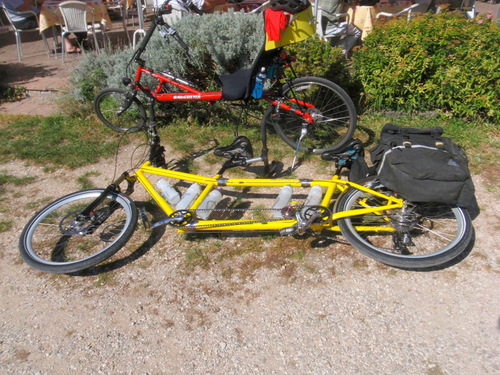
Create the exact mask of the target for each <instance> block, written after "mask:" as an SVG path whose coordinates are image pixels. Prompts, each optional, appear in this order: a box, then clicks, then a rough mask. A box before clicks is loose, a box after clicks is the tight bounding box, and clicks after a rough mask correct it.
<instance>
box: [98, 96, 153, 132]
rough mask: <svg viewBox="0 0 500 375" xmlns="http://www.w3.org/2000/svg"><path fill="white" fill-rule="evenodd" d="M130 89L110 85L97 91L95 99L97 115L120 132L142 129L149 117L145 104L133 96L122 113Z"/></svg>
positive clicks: (109, 126)
mask: <svg viewBox="0 0 500 375" xmlns="http://www.w3.org/2000/svg"><path fill="white" fill-rule="evenodd" d="M127 94H130V92H129V91H126V90H122V89H117V88H113V87H108V88H106V89H104V90H101V91H99V92H98V93H97V95H96V97H95V99H94V110H95V113H96V114H97V117H98V118H99V120H101V122H102V123H103V124H104V125H106V126H107V127H108V128H110V129H112V130H114V131H115V132H118V133H125V132H129V133H135V132H138V131H139V130H141V129H142V128H143V127H144V125H145V123H146V119H147V114H146V109H145V108H144V105H143V104H142V103H141V102H140V101H139V100H138V99H137V98H133V99H132V103H131V104H130V106H129V107H128V108H127V109H126V110H125V111H123V113H120V111H121V108H122V106H124V105H125V104H126V100H127V98H126V96H127Z"/></svg>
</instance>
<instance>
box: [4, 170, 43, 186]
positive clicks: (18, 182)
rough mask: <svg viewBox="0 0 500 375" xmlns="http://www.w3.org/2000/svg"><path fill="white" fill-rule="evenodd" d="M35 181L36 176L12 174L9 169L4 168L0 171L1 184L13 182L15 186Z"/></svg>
mask: <svg viewBox="0 0 500 375" xmlns="http://www.w3.org/2000/svg"><path fill="white" fill-rule="evenodd" d="M34 181H35V177H32V176H25V177H16V176H12V175H10V174H9V173H8V171H7V170H5V169H3V170H2V171H0V186H1V185H4V184H12V185H15V186H22V185H26V184H30V183H32V182H34Z"/></svg>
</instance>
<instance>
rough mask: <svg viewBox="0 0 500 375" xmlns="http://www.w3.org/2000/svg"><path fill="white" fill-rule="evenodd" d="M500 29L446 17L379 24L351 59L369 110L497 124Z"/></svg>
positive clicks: (486, 23)
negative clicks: (439, 112)
mask: <svg viewBox="0 0 500 375" xmlns="http://www.w3.org/2000/svg"><path fill="white" fill-rule="evenodd" d="M499 50H500V30H499V29H498V28H497V27H495V26H494V25H492V23H491V21H490V20H487V19H484V18H480V19H474V20H470V21H469V20H467V19H465V18H464V16H463V15H460V14H455V13H445V14H443V15H425V16H422V17H418V18H415V19H413V20H412V21H411V22H410V23H407V22H406V19H405V18H401V19H398V20H392V21H390V22H387V23H386V24H383V25H378V26H377V27H376V28H374V31H373V32H372V33H371V34H370V35H369V36H368V37H367V38H366V39H365V41H364V46H363V47H362V48H360V49H358V50H356V51H355V52H354V54H353V59H354V75H355V77H356V78H357V79H359V81H360V82H361V84H362V86H363V90H364V95H365V98H364V99H365V104H366V105H367V106H369V107H370V108H372V109H392V110H400V111H401V110H402V111H407V112H413V111H423V110H442V111H448V112H450V113H452V114H453V115H456V116H459V117H462V118H478V117H481V118H486V119H490V120H496V121H498V120H500V107H499V106H500V104H499V103H500V101H499V99H500V73H499V72H500V54H499V52H498V51H499Z"/></svg>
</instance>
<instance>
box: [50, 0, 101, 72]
mask: <svg viewBox="0 0 500 375" xmlns="http://www.w3.org/2000/svg"><path fill="white" fill-rule="evenodd" d="M59 10H60V11H61V15H62V18H63V20H64V22H61V36H62V38H63V43H61V45H62V62H64V55H65V54H66V51H65V45H64V37H65V36H66V35H67V34H71V33H87V34H92V36H93V37H94V45H95V48H96V51H97V52H98V53H99V52H100V51H101V50H100V49H99V43H97V37H96V34H97V33H100V34H101V35H102V40H103V44H104V45H105V44H106V35H105V33H104V27H103V26H102V25H101V24H100V23H95V19H94V10H93V9H92V8H90V7H88V6H87V4H85V3H83V2H81V1H65V2H62V3H60V4H59ZM89 10H90V12H91V15H92V21H91V22H90V23H89V24H87V12H88V11H89Z"/></svg>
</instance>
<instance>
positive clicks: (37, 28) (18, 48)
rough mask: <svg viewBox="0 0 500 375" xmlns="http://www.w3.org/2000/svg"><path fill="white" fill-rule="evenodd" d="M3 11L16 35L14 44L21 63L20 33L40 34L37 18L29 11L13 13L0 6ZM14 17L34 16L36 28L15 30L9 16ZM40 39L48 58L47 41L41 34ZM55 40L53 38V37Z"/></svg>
mask: <svg viewBox="0 0 500 375" xmlns="http://www.w3.org/2000/svg"><path fill="white" fill-rule="evenodd" d="M1 8H2V9H3V12H4V13H5V16H6V17H7V19H8V20H9V22H10V25H11V26H12V28H13V29H14V33H15V34H16V44H17V57H18V58H19V61H21V58H22V56H23V50H22V41H21V33H26V32H33V31H36V32H40V25H39V24H38V17H37V14H36V13H35V12H33V11H31V10H27V11H23V12H15V11H13V10H10V9H7V8H5V7H4V6H1ZM12 15H16V16H21V17H29V16H34V17H35V19H36V22H37V24H38V27H36V28H34V29H27V30H21V29H18V28H16V26H15V25H14V22H13V21H12V18H11V16H12ZM41 34H42V39H43V43H44V44H45V50H46V51H47V56H48V57H50V49H49V44H48V43H47V39H46V38H45V33H44V32H42V33H41ZM54 38H55V36H54ZM54 51H55V39H54Z"/></svg>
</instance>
